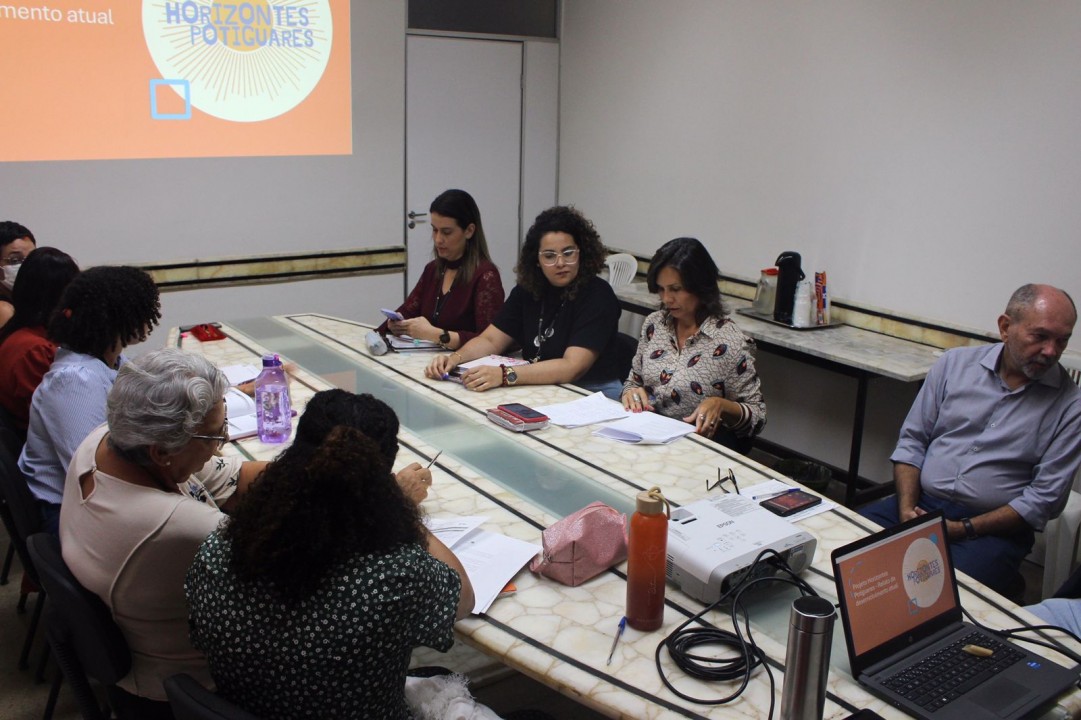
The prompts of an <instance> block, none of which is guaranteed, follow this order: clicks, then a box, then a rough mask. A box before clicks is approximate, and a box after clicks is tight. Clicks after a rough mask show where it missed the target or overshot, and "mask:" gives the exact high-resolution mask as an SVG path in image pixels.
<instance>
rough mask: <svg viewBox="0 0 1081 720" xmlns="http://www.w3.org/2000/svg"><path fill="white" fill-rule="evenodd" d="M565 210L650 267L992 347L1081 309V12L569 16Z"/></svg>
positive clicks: (754, 10) (906, 5)
mask: <svg viewBox="0 0 1081 720" xmlns="http://www.w3.org/2000/svg"><path fill="white" fill-rule="evenodd" d="M563 11H564V15H563V39H562V76H561V83H562V96H561V108H562V110H561V117H560V139H561V146H560V200H561V201H567V202H575V203H577V204H578V205H579V206H580V207H581V208H582V209H583V210H585V211H586V212H587V213H588V214H589V215H590V217H592V219H593V220H594V221H595V222H596V224H597V227H598V229H599V230H600V231H601V234H602V236H603V237H604V239H605V241H606V242H607V243H608V244H610V245H615V246H619V247H625V248H628V249H631V250H635V251H638V252H639V253H642V254H646V255H648V254H650V253H651V252H652V250H653V249H655V248H656V247H657V246H658V245H660V244H661V243H662V242H663V241H665V240H668V239H671V238H673V237H676V236H677V235H683V234H687V235H694V236H697V237H699V238H701V239H702V240H703V241H705V242H707V244H708V245H709V246H710V248H711V250H712V251H713V253H714V255H715V258H716V259H717V261H718V263H719V264H720V266H721V268H722V270H723V271H725V272H727V273H730V274H735V275H739V276H743V277H748V278H753V277H757V271H758V269H759V268H761V267H766V266H768V265H771V264H772V262H773V260H774V259H775V258H776V256H777V254H778V253H779V252H780V251H783V250H797V251H800V252H802V253H803V254H804V257H805V260H806V262H805V267H806V266H808V265H809V266H811V267H812V269H826V270H828V271H829V280H830V285H831V287H832V290H833V294H834V297H840V298H845V299H848V300H852V301H856V302H858V303H861V304H867V305H872V306H878V307H882V308H887V309H892V310H896V311H900V312H903V313H907V314H914V315H917V316H921V317H925V318H929V319H937V320H943V321H948V322H952V323H956V324H961V325H964V326H969V327H972V328H975V329H978V330H980V331H988V330H992V329H993V328H994V319H995V317H996V316H997V315H998V313H999V312H1000V311H1001V309H1002V307H1003V306H1004V305H1005V301H1006V299H1007V297H1008V295H1009V293H1010V292H1011V291H1012V290H1013V289H1014V288H1015V287H1017V286H1018V285H1021V284H1022V283H1025V282H1030V281H1034V280H1039V281H1043V282H1050V283H1053V284H1057V285H1060V286H1064V287H1066V288H1067V289H1068V290H1071V291H1073V292H1074V294H1075V295H1081V283H1079V282H1078V280H1077V273H1076V267H1077V266H1078V263H1079V260H1081V242H1079V235H1081V233H1079V231H1081V203H1079V202H1078V201H1077V198H1078V191H1079V188H1081V132H1078V126H1077V118H1078V117H1081V81H1079V78H1081V75H1079V74H1078V72H1077V69H1078V68H1079V67H1081V4H1079V3H1076V2H1072V1H1070V2H1068V1H1065V0H1056V1H1048V2H1017V1H1016V0H951V1H950V2H946V3H943V2H937V1H935V0H912V1H907V2H891V1H888V0H878V1H873V0H872V1H870V2H868V1H867V0H816V1H815V2H803V1H802V0H775V1H772V2H753V1H750V0H741V1H731V2H720V1H718V2H712V1H703V0H669V1H666V2H663V3H659V2H646V1H642V0H638V1H632V2H627V1H625V0H588V1H585V2H567V3H565V4H564V7H563Z"/></svg>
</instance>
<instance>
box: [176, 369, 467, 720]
mask: <svg viewBox="0 0 1081 720" xmlns="http://www.w3.org/2000/svg"><path fill="white" fill-rule="evenodd" d="M397 433H398V419H397V416H395V414H394V411H393V410H391V409H390V407H388V406H387V405H386V403H383V402H381V401H380V400H377V399H376V398H374V397H372V396H371V395H366V394H365V395H355V394H353V393H349V392H346V391H344V390H326V391H323V392H319V393H316V394H315V395H314V396H313V397H312V399H311V400H310V401H309V402H308V406H307V408H306V409H305V411H304V415H303V416H302V417H301V418H300V421H299V422H298V423H297V432H296V439H295V440H294V442H293V445H292V446H290V447H289V448H288V449H287V450H285V452H283V453H282V454H281V455H280V456H279V457H278V458H277V459H276V460H275V461H274V462H273V463H271V464H270V466H269V467H268V468H267V470H266V472H265V473H264V474H263V476H262V477H261V478H260V479H259V480H258V482H256V484H255V485H254V486H253V487H252V489H251V491H250V492H249V493H248V494H247V495H246V496H245V498H244V499H243V500H242V501H241V502H240V505H239V507H238V508H237V510H236V512H235V513H234V514H233V517H232V519H231V521H230V522H229V524H228V525H225V526H224V527H222V528H221V529H219V530H217V531H216V532H214V533H213V534H212V535H211V536H210V537H209V538H207V540H206V543H204V544H203V546H202V548H200V549H199V553H198V555H197V556H196V558H195V562H194V563H193V564H192V566H191V569H190V570H189V571H188V577H187V582H186V583H185V588H186V590H187V594H188V601H189V605H190V608H191V609H190V626H191V638H192V642H193V643H194V644H195V646H196V647H198V648H200V649H201V650H202V651H203V652H205V653H206V656H207V660H208V661H209V663H210V672H211V674H212V675H213V677H214V681H215V683H216V684H217V688H218V692H219V693H221V694H222V695H224V696H225V697H227V698H229V699H230V700H232V701H233V702H235V703H236V704H238V705H240V706H242V707H243V708H245V709H246V710H248V711H249V712H251V713H253V714H255V715H258V716H259V717H265V718H278V717H298V716H300V715H304V716H305V717H320V718H337V717H357V718H388V719H389V718H408V717H410V714H409V711H408V709H407V707H406V703H405V696H404V688H405V675H406V670H407V668H408V666H409V656H410V654H411V652H412V650H413V649H414V648H415V647H417V646H420V645H426V646H429V647H432V648H435V649H437V650H443V651H445V650H447V649H449V648H450V646H451V644H452V643H453V641H454V637H453V628H454V622H455V620H456V619H461V618H463V617H465V616H466V615H468V614H469V612H470V611H471V610H472V609H473V603H474V599H473V589H472V585H471V584H470V582H469V578H468V576H467V575H466V574H465V569H464V568H463V567H462V565H461V563H460V562H459V561H458V559H457V558H456V557H454V555H453V554H452V553H451V552H450V551H449V550H448V549H447V548H446V546H444V545H443V544H442V543H441V542H440V541H439V540H437V539H436V538H435V537H434V536H433V535H432V534H431V533H429V532H428V531H427V530H426V529H425V527H424V525H423V524H422V523H421V520H420V511H419V509H418V508H417V506H416V504H414V503H413V502H412V501H411V500H410V499H409V498H408V497H406V495H405V494H404V493H403V492H402V490H401V488H400V487H399V485H398V483H397V482H395V480H394V477H393V476H392V475H391V472H390V469H391V465H392V464H393V462H394V457H395V455H396V454H397V452H398V443H397V439H396V436H397Z"/></svg>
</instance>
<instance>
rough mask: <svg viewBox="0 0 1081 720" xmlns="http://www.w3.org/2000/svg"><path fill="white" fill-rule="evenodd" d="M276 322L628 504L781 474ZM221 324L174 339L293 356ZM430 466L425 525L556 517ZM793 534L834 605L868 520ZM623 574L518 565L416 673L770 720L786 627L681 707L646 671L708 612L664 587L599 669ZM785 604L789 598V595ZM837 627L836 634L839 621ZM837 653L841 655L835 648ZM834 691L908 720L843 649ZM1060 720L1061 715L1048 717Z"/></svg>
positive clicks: (407, 441)
mask: <svg viewBox="0 0 1081 720" xmlns="http://www.w3.org/2000/svg"><path fill="white" fill-rule="evenodd" d="M282 321H283V322H288V324H289V326H290V331H291V332H294V333H296V334H297V335H298V337H300V338H301V340H297V341H296V342H301V341H304V342H311V343H318V344H322V345H326V346H330V347H333V348H334V349H335V350H336V351H337V352H339V353H341V354H343V355H344V356H346V357H348V358H349V359H350V360H351V361H353V362H357V363H361V364H363V365H364V366H366V367H369V368H372V369H374V370H375V371H376V372H377V373H378V374H379V376H380V377H381V380H382V379H385V380H386V381H387V382H393V383H397V384H404V385H406V386H408V387H410V388H411V389H412V390H413V391H415V392H416V393H420V394H423V395H426V396H427V397H428V398H429V399H431V400H434V401H435V402H436V403H438V404H440V405H443V406H446V407H448V408H451V409H453V410H454V411H455V412H456V413H460V414H462V415H463V416H466V417H468V418H470V419H471V421H475V423H476V426H477V427H476V430H477V433H502V434H505V435H508V436H513V437H514V438H515V440H516V441H517V442H521V443H527V444H528V445H529V446H530V448H531V450H532V451H534V452H536V453H539V454H541V455H545V456H548V457H552V458H556V459H558V461H559V462H562V463H566V464H569V465H571V466H573V467H574V468H575V469H576V470H577V471H578V472H580V473H581V474H582V475H585V476H587V477H589V478H590V479H592V480H594V481H596V482H599V483H601V484H604V485H606V486H609V487H611V488H613V489H614V490H616V491H618V492H620V493H624V494H626V495H627V496H628V497H633V495H634V494H635V492H636V488H641V487H648V486H649V485H653V484H657V485H660V486H661V487H662V488H663V489H664V492H665V494H666V496H667V497H668V498H669V499H670V500H671V501H672V502H673V503H674V504H679V505H682V504H686V503H689V502H693V501H694V500H697V499H700V498H701V497H702V496H703V495H704V492H705V488H704V481H705V478H706V476H708V475H711V474H713V473H715V472H716V468H718V467H732V468H733V470H734V472H735V474H736V477H737V478H738V480H739V484H740V487H741V488H744V491H745V492H746V488H750V487H753V486H754V485H755V484H757V483H759V482H763V481H765V480H767V479H772V478H775V477H778V476H776V475H774V473H773V472H772V471H770V470H769V469H768V468H765V467H763V466H761V465H759V464H757V463H755V462H753V461H751V460H748V459H746V458H744V457H742V456H739V455H734V454H730V453H729V452H728V451H727V450H725V449H724V448H721V447H720V446H718V445H716V444H714V443H711V442H709V441H705V440H702V439H701V438H699V437H697V436H694V435H692V436H688V437H686V438H683V439H680V440H678V441H676V442H674V443H672V444H670V445H652V446H637V445H625V444H621V443H617V442H614V441H610V440H605V439H603V438H599V437H595V436H593V435H592V434H591V429H592V428H589V427H584V428H576V429H567V428H561V427H556V426H551V427H549V428H546V429H545V430H543V431H540V432H539V433H532V434H530V435H528V436H525V437H522V436H519V435H513V434H512V433H510V432H509V431H507V430H503V429H502V428H499V427H497V426H495V425H493V424H492V423H490V422H487V421H486V420H485V419H484V416H483V413H480V412H469V411H468V409H469V408H473V409H483V408H487V407H492V406H494V405H497V404H500V403H505V402H522V403H525V404H527V405H531V406H540V405H546V404H551V403H555V402H561V401H567V400H571V399H574V398H576V397H581V394H582V391H580V390H578V389H577V388H573V387H570V386H528V387H513V388H498V389H495V390H492V391H489V392H486V393H480V394H478V393H472V392H469V391H467V390H465V388H464V387H462V386H461V385H458V384H455V383H450V382H443V381H433V380H427V379H425V378H424V377H423V368H424V366H425V365H426V364H427V362H428V361H429V360H430V358H431V355H430V354H427V353H415V354H393V353H392V354H390V355H385V356H382V357H372V356H370V355H369V354H368V353H367V350H366V349H364V348H365V345H364V335H365V333H366V332H367V330H368V329H369V328H368V327H367V326H365V325H362V324H359V323H355V322H352V321H347V320H338V319H334V318H329V317H325V316H320V315H308V314H305V315H294V316H288V318H285V319H282ZM223 329H224V330H225V332H226V333H227V334H228V335H229V338H228V339H226V340H222V341H216V342H208V343H200V342H199V341H197V340H195V339H194V338H192V337H190V336H180V335H178V333H177V331H176V330H174V331H173V334H172V336H171V343H172V344H179V345H180V346H182V347H184V348H185V349H190V350H193V351H197V352H202V353H204V354H205V355H207V356H208V357H210V358H211V359H212V360H213V361H214V362H215V363H217V364H218V365H219V366H224V365H231V364H240V363H257V362H258V358H259V356H260V354H262V353H264V352H267V351H278V352H281V353H282V354H283V356H284V357H285V359H286V360H288V359H289V358H288V349H287V348H280V347H278V348H264V347H262V346H261V345H260V344H259V341H258V340H256V339H254V338H249V337H247V336H244V335H243V334H241V333H238V332H237V331H236V330H234V329H233V328H231V327H230V326H229V325H228V323H226V324H225V326H224V328H223ZM350 382H353V384H355V381H351V380H350V379H349V377H347V376H346V375H344V374H343V375H342V376H340V377H333V376H328V377H326V378H324V377H319V376H317V375H314V374H312V373H311V372H309V371H308V370H307V369H305V368H303V367H300V368H298V369H297V371H296V373H295V374H294V376H293V378H292V381H291V391H292V393H293V397H294V407H295V408H296V409H297V410H298V412H303V405H304V403H305V402H306V401H307V399H308V398H310V397H311V395H312V394H314V393H315V392H316V391H318V390H320V389H323V388H326V387H330V386H333V385H337V386H340V387H344V388H345V389H347V390H352V391H358V392H363V391H365V390H366V388H357V387H350ZM534 435H535V436H537V437H533V436H534ZM399 441H400V443H401V448H402V449H401V451H400V453H399V458H398V466H399V467H401V466H404V465H406V464H408V463H410V462H414V461H418V462H424V463H425V464H427V461H428V460H430V459H431V458H432V457H434V456H435V454H436V453H437V452H439V450H440V449H441V448H439V447H437V446H434V445H433V444H430V443H428V442H426V441H425V440H423V439H421V438H420V437H419V436H417V435H416V434H413V433H411V432H410V430H409V429H408V428H407V427H405V426H404V425H403V428H402V431H401V433H400V435H399ZM279 450H280V446H268V445H264V444H262V443H261V442H259V441H258V439H257V438H252V439H247V440H242V441H240V442H237V443H233V444H232V445H231V446H230V448H229V450H228V451H229V452H237V453H243V454H244V455H247V456H249V457H254V458H259V459H270V458H272V457H273V456H274V455H276V454H277V452H279ZM432 471H433V475H434V482H433V486H432V491H431V494H430V495H429V497H428V498H427V500H425V501H424V503H423V509H424V511H425V512H426V513H428V514H429V515H431V516H433V517H449V516H464V515H481V516H484V517H486V518H487V520H486V522H485V524H484V525H483V527H484V528H486V529H489V530H493V531H497V532H502V533H504V534H506V535H509V536H512V537H516V538H520V539H523V540H527V541H529V542H534V543H538V544H539V543H540V532H541V530H542V529H543V528H544V527H547V526H548V525H550V524H551V523H553V522H554V521H555V520H557V519H558V518H557V517H553V516H552V515H550V514H548V513H546V512H545V511H543V510H540V509H538V508H537V507H534V506H533V505H532V504H531V503H530V502H528V501H527V500H526V499H524V498H522V497H520V496H519V495H518V494H516V493H514V492H511V491H508V490H507V489H505V488H504V487H503V486H501V485H499V484H498V483H496V482H494V481H493V480H492V479H490V478H488V477H484V476H482V475H480V474H479V473H477V472H475V471H474V470H472V469H471V468H470V467H468V466H466V465H464V464H462V463H460V462H458V461H457V460H456V458H455V457H453V455H451V454H450V453H444V454H443V455H442V456H440V457H439V459H438V460H437V462H436V464H435V466H434V467H433V468H432ZM800 525H801V527H802V528H803V529H804V530H806V531H808V532H810V533H812V534H813V535H814V536H815V537H816V538H817V541H818V548H817V551H816V553H815V559H814V563H813V565H812V567H811V568H810V569H809V570H808V571H806V572H804V573H803V578H804V579H805V580H807V581H808V582H809V583H810V584H811V586H812V587H814V588H815V590H816V591H817V592H818V593H820V594H822V595H823V596H826V597H829V598H831V599H834V598H835V590H834V584H833V579H832V576H831V569H830V561H829V555H830V552H831V551H832V550H833V549H834V548H836V547H839V546H841V545H843V544H845V543H848V542H850V541H851V540H853V539H855V538H858V537H861V536H863V535H864V534H866V532H867V531H868V530H869V529H870V528H869V526H868V524H867V522H866V521H865V520H863V519H861V518H859V517H858V516H857V515H855V514H854V513H852V512H851V511H849V510H847V509H845V508H841V507H838V508H837V509H834V510H831V511H829V512H826V513H823V514H820V515H816V516H814V517H811V518H808V519H806V520H803V521H801V523H800ZM625 570H626V565H625V563H624V564H622V565H620V566H617V567H616V568H614V569H613V570H611V571H608V572H605V573H602V574H601V575H599V576H598V577H596V578H593V579H592V580H590V581H588V582H586V583H583V584H582V585H579V586H578V587H575V588H571V587H566V586H563V585H560V584H558V583H556V582H553V581H550V580H547V579H544V578H538V577H537V576H534V575H532V574H531V573H530V572H529V571H528V569H523V570H522V571H521V572H520V573H519V574H518V575H517V577H516V578H515V580H514V581H515V583H516V585H517V587H518V590H517V593H516V594H514V595H512V596H509V597H504V598H500V599H498V600H497V601H496V602H495V603H494V604H493V605H492V606H491V608H490V609H489V611H488V612H487V613H485V614H483V615H479V616H476V615H475V616H471V617H469V618H466V619H465V620H462V621H460V622H458V623H457V625H456V633H457V636H458V638H459V639H460V640H461V642H460V643H456V645H455V649H453V650H452V651H451V652H450V653H449V654H440V653H435V652H434V651H428V650H421V651H418V653H417V654H416V655H415V658H414V664H438V665H444V666H447V667H451V668H452V669H455V670H459V671H461V672H464V673H466V674H470V675H473V676H477V675H483V674H484V673H485V671H486V669H489V668H488V666H489V665H490V664H491V663H492V661H493V660H495V661H498V662H501V663H505V664H506V665H508V666H510V667H512V668H514V669H516V670H518V671H520V672H522V673H524V674H526V675H529V676H531V677H533V678H534V679H536V680H538V681H540V682H542V683H544V684H546V685H548V686H550V687H552V688H555V689H556V690H558V691H560V692H562V693H564V694H565V695H568V696H570V697H572V698H574V699H575V700H577V701H579V702H582V703H584V704H586V705H588V706H590V707H592V708H593V709H595V710H597V711H598V712H601V713H603V714H605V715H607V716H609V717H615V718H687V717H689V718H701V717H720V716H722V715H724V716H731V715H739V716H741V717H748V718H765V717H767V716H768V714H769V712H770V708H771V703H774V702H777V703H779V699H780V692H781V687H782V684H783V664H784V657H785V644H784V636H785V633H786V632H787V630H786V628H773V632H768V631H766V630H765V629H763V631H762V632H756V634H755V640H756V641H757V642H758V643H759V645H760V646H761V647H762V649H763V650H764V651H765V652H766V654H767V656H768V657H769V658H770V664H771V665H772V674H773V678H774V681H773V684H772V686H771V683H770V681H769V680H768V678H767V676H766V674H765V673H764V672H763V670H762V669H761V668H759V669H758V670H756V671H755V672H754V675H753V677H752V679H751V682H750V683H749V685H748V687H747V689H746V691H745V692H744V693H743V694H742V695H740V696H739V698H738V699H736V700H734V701H732V702H730V703H728V704H725V705H719V706H710V705H699V704H694V703H690V702H686V701H684V700H681V699H680V698H679V697H677V696H676V695H675V694H674V693H672V692H671V691H670V690H668V689H667V688H666V687H665V686H664V685H663V683H662V681H661V679H660V677H659V676H658V672H657V669H656V667H655V664H654V651H655V650H656V648H657V644H658V642H659V641H661V639H662V638H663V637H664V636H665V635H666V634H667V633H669V632H671V631H672V630H673V629H674V628H675V627H676V626H678V625H679V624H681V623H682V622H683V621H685V620H686V619H687V618H688V617H690V616H691V615H693V614H694V613H697V612H699V611H700V610H702V609H703V607H704V604H703V603H701V602H700V601H698V600H695V599H693V598H690V597H689V596H687V595H685V594H683V593H682V592H681V591H680V590H679V589H678V588H675V587H674V586H672V585H671V584H669V586H668V588H667V604H666V607H665V612H664V624H663V626H662V628H661V629H660V630H658V631H656V632H653V633H640V632H638V631H635V630H632V629H630V628H628V629H627V631H626V633H625V635H624V637H623V639H622V640H621V641H620V643H619V645H618V647H617V650H616V653H615V657H614V658H613V661H612V664H611V665H610V666H609V665H606V664H605V661H606V659H607V656H608V651H609V648H610V646H611V642H612V637H613V633H614V631H615V628H616V623H617V622H618V620H619V618H620V617H621V616H622V615H623V610H624V601H625V593H626V583H625V580H624V577H625ZM961 594H962V601H963V604H964V607H965V608H966V610H968V611H969V612H970V613H971V614H972V615H973V616H974V617H975V618H976V619H977V620H979V621H980V622H982V623H985V624H987V625H989V626H991V627H1015V626H1018V625H1021V624H1024V623H1029V624H1031V623H1034V622H1035V619H1034V618H1033V617H1032V616H1031V615H1029V614H1028V613H1026V612H1025V611H1023V610H1021V609H1019V608H1017V607H1016V606H1014V605H1012V604H1011V603H1009V602H1008V601H1006V600H1004V599H1003V598H1001V597H999V596H997V595H995V594H994V593H993V592H991V591H990V590H988V589H986V588H985V587H983V586H982V585H980V584H979V583H977V582H975V581H972V580H969V579H967V578H964V579H963V582H962V593H961ZM792 597H795V594H794V592H793V594H792ZM708 619H709V620H710V621H711V622H713V623H715V624H717V625H718V626H719V627H725V626H729V627H730V625H731V623H730V621H729V620H728V619H727V616H718V615H717V614H716V613H714V614H713V615H710V616H708ZM752 621H753V618H752ZM752 624H753V622H752ZM836 632H837V633H838V634H839V633H841V630H840V627H839V623H838V628H837V631H836ZM463 646H464V647H463ZM840 646H841V647H843V642H842V643H841V645H840ZM836 647H837V643H836V642H835V648H836ZM1073 647H1074V650H1075V651H1077V650H1081V648H1079V647H1077V646H1076V644H1075V645H1073ZM470 648H472V649H473V650H470ZM477 650H479V651H480V654H478V653H477V652H476V651H477ZM1037 651H1038V652H1041V651H1040V650H1038V649H1037ZM1042 652H1044V653H1045V654H1047V655H1048V656H1049V657H1051V658H1052V659H1054V660H1056V661H1058V662H1059V663H1061V664H1064V665H1067V666H1069V665H1071V664H1072V663H1070V662H1069V660H1068V659H1066V658H1065V657H1063V656H1061V655H1059V654H1057V653H1055V652H1052V651H1042ZM839 656H840V657H839ZM662 657H663V660H662V666H663V667H664V669H665V673H666V675H667V676H668V678H669V679H670V681H671V682H672V683H673V685H674V686H675V687H676V688H678V689H679V690H680V691H681V692H684V693H687V694H690V695H693V696H695V697H699V698H716V697H720V696H724V695H727V694H729V693H730V692H732V690H733V689H734V688H735V687H736V683H706V682H701V681H698V680H694V679H691V678H688V677H686V676H683V675H682V674H681V673H680V671H679V670H678V669H677V668H675V667H674V666H673V664H672V663H671V661H670V660H669V659H668V658H667V654H666V653H662ZM828 692H829V698H828V700H827V702H826V708H825V717H826V718H845V717H847V716H848V715H849V714H851V713H852V712H853V710H854V709H855V708H870V709H872V710H874V711H875V712H877V713H879V714H880V715H882V716H883V717H887V718H892V717H905V716H904V714H903V713H901V712H900V711H898V710H896V709H894V708H892V707H890V706H888V705H886V704H885V703H884V702H883V701H881V700H879V699H877V698H876V697H874V696H872V695H871V694H869V693H868V692H867V691H866V690H864V689H863V688H862V687H860V686H859V685H858V684H856V683H855V681H854V680H853V679H852V678H851V676H850V675H849V673H848V671H847V658H846V657H844V652H838V651H837V650H836V649H835V650H834V653H833V657H832V659H831V672H830V677H829V685H828ZM1059 702H1060V706H1061V708H1063V711H1064V713H1065V714H1066V715H1068V716H1071V717H1079V716H1081V692H1077V691H1074V692H1072V693H1070V694H1067V695H1065V696H1063V697H1062V698H1061V699H1060V701H1059ZM774 711H775V712H776V709H774ZM1062 716H1063V714H1062V713H1060V714H1058V715H1054V716H1053V717H1062ZM1048 717H1052V716H1048Z"/></svg>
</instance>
